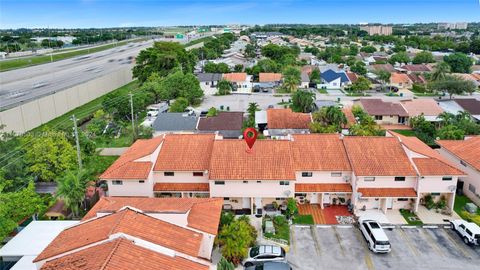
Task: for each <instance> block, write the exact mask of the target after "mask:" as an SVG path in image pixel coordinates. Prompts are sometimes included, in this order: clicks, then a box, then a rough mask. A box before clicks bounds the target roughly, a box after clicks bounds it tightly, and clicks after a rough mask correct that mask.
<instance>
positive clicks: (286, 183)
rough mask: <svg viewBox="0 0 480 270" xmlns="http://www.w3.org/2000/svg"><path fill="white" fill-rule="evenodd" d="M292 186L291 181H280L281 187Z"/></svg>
mask: <svg viewBox="0 0 480 270" xmlns="http://www.w3.org/2000/svg"><path fill="white" fill-rule="evenodd" d="M288 185H290V182H289V181H280V186H288Z"/></svg>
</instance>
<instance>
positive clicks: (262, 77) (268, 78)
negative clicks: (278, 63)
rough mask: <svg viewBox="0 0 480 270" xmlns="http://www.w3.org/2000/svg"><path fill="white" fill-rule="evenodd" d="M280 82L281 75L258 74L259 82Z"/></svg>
mask: <svg viewBox="0 0 480 270" xmlns="http://www.w3.org/2000/svg"><path fill="white" fill-rule="evenodd" d="M281 80H282V73H259V74H258V81H259V82H278V81H281Z"/></svg>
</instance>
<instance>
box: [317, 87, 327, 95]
mask: <svg viewBox="0 0 480 270" xmlns="http://www.w3.org/2000/svg"><path fill="white" fill-rule="evenodd" d="M318 92H320V94H327V95H328V91H327V89H323V88H322V89H318Z"/></svg>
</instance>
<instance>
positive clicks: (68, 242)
mask: <svg viewBox="0 0 480 270" xmlns="http://www.w3.org/2000/svg"><path fill="white" fill-rule="evenodd" d="M115 233H125V234H128V235H131V236H134V237H138V238H140V239H143V240H146V241H148V242H151V243H154V244H157V245H160V246H164V247H166V248H170V249H173V250H176V251H178V252H182V253H185V254H187V255H191V256H194V257H197V256H198V255H199V251H200V245H201V242H202V238H203V235H202V234H201V233H198V232H195V231H192V230H189V229H186V228H182V227H179V226H176V225H173V224H171V223H168V222H165V221H162V220H160V219H156V218H153V217H150V216H147V215H145V214H143V213H138V212H135V211H132V210H130V209H124V210H122V211H119V212H116V213H113V214H110V215H107V216H103V217H100V218H97V219H91V220H87V221H85V222H82V223H79V224H78V225H76V226H73V227H70V228H67V229H65V230H64V231H62V232H61V233H60V234H59V235H58V236H57V237H56V238H55V239H54V240H53V241H52V242H51V243H50V244H49V245H48V246H47V247H46V248H45V249H44V250H43V251H42V253H40V254H39V255H38V256H37V258H36V259H35V260H34V262H37V261H41V260H44V259H48V258H50V257H53V256H56V255H59V254H62V253H65V252H69V251H73V250H76V249H78V248H80V247H84V246H87V245H89V244H93V243H96V242H99V241H102V240H106V239H108V238H109V236H111V235H113V234H115Z"/></svg>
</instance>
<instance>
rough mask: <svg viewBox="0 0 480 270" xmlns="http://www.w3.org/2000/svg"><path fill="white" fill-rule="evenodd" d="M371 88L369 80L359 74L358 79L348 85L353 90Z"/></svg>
mask: <svg viewBox="0 0 480 270" xmlns="http://www.w3.org/2000/svg"><path fill="white" fill-rule="evenodd" d="M370 88H371V83H370V80H369V79H367V78H365V77H363V76H360V77H358V79H357V80H356V81H355V82H354V83H353V84H352V86H350V89H351V90H352V91H355V92H362V91H366V90H369V89H370Z"/></svg>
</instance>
